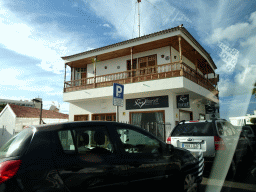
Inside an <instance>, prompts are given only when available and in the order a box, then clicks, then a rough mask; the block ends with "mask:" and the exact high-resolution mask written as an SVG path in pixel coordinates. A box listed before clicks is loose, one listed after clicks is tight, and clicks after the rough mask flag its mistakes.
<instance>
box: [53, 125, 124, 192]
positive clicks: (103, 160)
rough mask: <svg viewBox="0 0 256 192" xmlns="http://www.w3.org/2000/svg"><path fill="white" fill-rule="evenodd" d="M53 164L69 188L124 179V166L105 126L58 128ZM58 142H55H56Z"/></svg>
mask: <svg viewBox="0 0 256 192" xmlns="http://www.w3.org/2000/svg"><path fill="white" fill-rule="evenodd" d="M56 140H59V152H58V155H57V158H56V159H55V163H56V167H57V169H58V172H59V174H60V177H61V178H62V180H63V181H64V183H65V185H66V186H67V187H68V188H69V189H70V190H71V191H78V192H79V191H84V190H86V189H90V188H97V187H103V186H111V185H116V184H120V183H122V182H125V178H124V177H123V176H122V175H123V174H124V173H125V171H126V167H125V166H124V165H123V164H122V163H121V162H120V161H118V159H120V158H119V155H118V153H116V150H115V148H114V145H113V140H111V138H110V135H109V134H108V132H107V129H106V127H104V126H91V127H79V128H75V129H70V130H62V131H58V133H57V134H56ZM57 144H58V142H56V145H57Z"/></svg>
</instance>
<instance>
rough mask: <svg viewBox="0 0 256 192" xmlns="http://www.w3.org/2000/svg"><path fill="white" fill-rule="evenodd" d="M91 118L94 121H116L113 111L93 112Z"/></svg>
mask: <svg viewBox="0 0 256 192" xmlns="http://www.w3.org/2000/svg"><path fill="white" fill-rule="evenodd" d="M92 120H94V121H116V114H115V113H104V114H93V115H92Z"/></svg>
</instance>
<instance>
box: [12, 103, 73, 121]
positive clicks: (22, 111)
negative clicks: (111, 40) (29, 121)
mask: <svg viewBox="0 0 256 192" xmlns="http://www.w3.org/2000/svg"><path fill="white" fill-rule="evenodd" d="M9 105H10V107H11V109H12V110H13V112H14V113H15V114H16V116H17V117H24V118H39V116H40V109H38V108H32V107H25V106H19V105H14V104H9ZM42 118H51V119H68V115H67V114H63V113H58V112H55V111H50V110H44V109H43V110H42Z"/></svg>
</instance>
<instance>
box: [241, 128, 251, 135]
mask: <svg viewBox="0 0 256 192" xmlns="http://www.w3.org/2000/svg"><path fill="white" fill-rule="evenodd" d="M243 130H244V131H245V133H246V134H253V132H252V130H251V128H249V127H243Z"/></svg>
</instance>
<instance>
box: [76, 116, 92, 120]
mask: <svg viewBox="0 0 256 192" xmlns="http://www.w3.org/2000/svg"><path fill="white" fill-rule="evenodd" d="M88 120H89V115H74V121H88Z"/></svg>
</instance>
